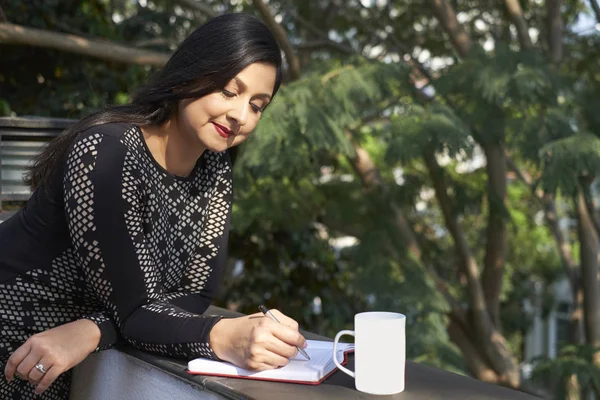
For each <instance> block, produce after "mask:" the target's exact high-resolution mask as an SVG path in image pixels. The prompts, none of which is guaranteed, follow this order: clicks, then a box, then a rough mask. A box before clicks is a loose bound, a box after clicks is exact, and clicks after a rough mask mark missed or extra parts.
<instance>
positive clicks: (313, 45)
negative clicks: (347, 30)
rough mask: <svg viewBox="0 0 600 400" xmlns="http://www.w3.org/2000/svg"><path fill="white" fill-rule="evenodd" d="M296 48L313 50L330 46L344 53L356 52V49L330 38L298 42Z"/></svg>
mask: <svg viewBox="0 0 600 400" xmlns="http://www.w3.org/2000/svg"><path fill="white" fill-rule="evenodd" d="M294 48H296V49H298V50H312V51H314V50H318V49H320V48H329V49H331V50H335V51H339V52H340V53H344V54H356V51H354V49H352V48H350V47H348V46H345V45H343V44H341V43H336V42H334V41H332V40H329V39H322V40H313V41H310V42H304V43H298V44H297V45H295V46H294Z"/></svg>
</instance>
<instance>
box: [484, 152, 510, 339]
mask: <svg viewBox="0 0 600 400" xmlns="http://www.w3.org/2000/svg"><path fill="white" fill-rule="evenodd" d="M484 151H485V155H486V159H487V163H486V172H487V176H488V208H489V210H488V213H489V214H488V224H487V231H486V240H487V243H486V249H485V269H484V270H483V274H482V282H483V290H484V293H485V299H486V304H487V307H488V310H489V313H490V317H491V318H492V321H493V323H494V326H495V327H496V328H497V329H498V330H500V331H501V330H502V326H501V323H500V293H501V291H502V281H503V277H504V265H505V261H506V260H505V258H506V246H507V243H508V230H507V228H506V216H505V215H504V209H503V208H504V207H505V203H506V157H505V154H504V144H503V143H488V144H486V145H485V147H484Z"/></svg>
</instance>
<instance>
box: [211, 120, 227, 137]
mask: <svg viewBox="0 0 600 400" xmlns="http://www.w3.org/2000/svg"><path fill="white" fill-rule="evenodd" d="M212 124H213V125H214V126H215V130H216V131H217V133H218V134H219V135H221V137H223V138H225V139H227V138H228V137H229V136H231V134H232V132H231V129H228V128H226V127H224V126H223V125H219V124H217V123H216V122H213V123H212Z"/></svg>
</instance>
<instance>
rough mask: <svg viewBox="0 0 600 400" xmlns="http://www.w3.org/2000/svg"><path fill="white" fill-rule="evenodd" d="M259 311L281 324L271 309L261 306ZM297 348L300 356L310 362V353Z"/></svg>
mask: <svg viewBox="0 0 600 400" xmlns="http://www.w3.org/2000/svg"><path fill="white" fill-rule="evenodd" d="M258 309H259V310H260V312H261V313H263V314H264V315H266V316H267V317H269V318H271V319H272V320H273V321H275V322H277V323H278V324H280V323H281V322H279V320H278V319H277V318H275V316H274V315H273V313H272V312H271V311H269V309H268V308H267V307H265V306H263V305H262V304H261V305H260V306H258ZM296 348H297V349H298V352H299V353H300V354H302V355H303V356H304V357H306V359H307V360H310V357H309V356H308V353H307V352H306V351H304V349H301V348H300V347H296Z"/></svg>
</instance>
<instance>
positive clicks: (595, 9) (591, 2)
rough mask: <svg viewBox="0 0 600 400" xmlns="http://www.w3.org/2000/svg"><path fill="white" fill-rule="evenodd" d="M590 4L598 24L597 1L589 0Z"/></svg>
mask: <svg viewBox="0 0 600 400" xmlns="http://www.w3.org/2000/svg"><path fill="white" fill-rule="evenodd" d="M590 4H591V5H592V10H594V14H596V20H597V21H598V23H599V24H600V5H598V0H590Z"/></svg>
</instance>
